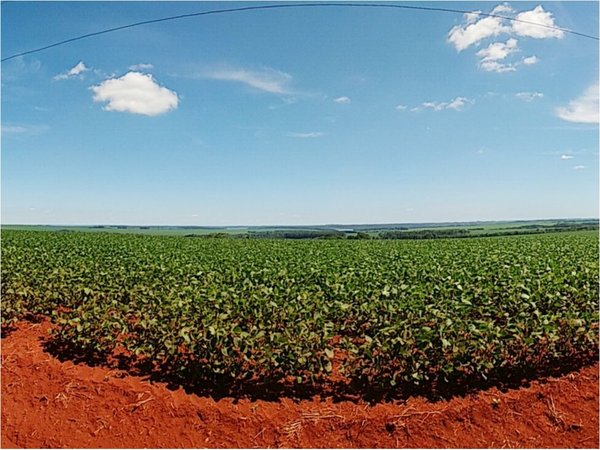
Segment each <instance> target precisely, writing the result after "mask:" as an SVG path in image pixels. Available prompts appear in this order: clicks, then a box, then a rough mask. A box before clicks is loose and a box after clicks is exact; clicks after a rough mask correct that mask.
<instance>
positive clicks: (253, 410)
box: [1, 323, 599, 448]
mask: <svg viewBox="0 0 600 450" xmlns="http://www.w3.org/2000/svg"><path fill="white" fill-rule="evenodd" d="M48 327H49V325H48V324H47V323H42V324H30V323H21V324H20V325H19V327H18V328H17V330H16V331H14V332H12V333H11V334H10V335H9V336H8V337H6V338H4V339H2V443H1V444H2V447H3V448H9V447H46V448H48V447H50V448H54V447H78V448H89V447H93V448H108V447H109V448H123V447H127V448H139V447H152V448H165V447H166V448H173V447H186V448H197V447H213V448H214V447H229V448H232V447H243V448H251V447H263V448H264V447H313V448H315V447H346V448H348V447H362V448H375V447H387V448H391V447H421V448H423V447H425V448H430V447H438V448H439V447H463V448H472V447H480V448H481V447H530V448H531V447H537V448H540V447H553V448H556V447H563V448H564V447H567V448H577V447H579V448H581V447H585V448H598V445H599V439H598V365H597V364H596V365H594V366H591V367H586V368H584V369H582V370H580V371H579V372H574V373H571V374H569V375H566V376H563V377H560V378H548V379H546V380H544V381H543V382H541V381H534V382H532V383H531V384H530V385H529V386H528V387H523V388H520V389H516V390H509V391H507V392H500V391H499V390H497V389H495V388H493V389H489V390H487V391H482V392H479V393H478V394H475V395H469V396H467V397H464V398H460V397H456V398H453V399H451V400H449V401H440V402H430V401H428V400H425V399H423V398H410V399H408V400H407V401H396V402H387V403H379V404H376V405H374V406H370V405H368V404H366V403H364V402H350V401H343V402H337V403H336V402H334V401H332V400H331V399H325V400H320V399H317V398H315V399H314V400H303V401H293V400H290V399H286V398H282V399H280V400H278V401H271V402H270V401H251V400H246V399H240V400H237V401H236V400H234V399H230V398H225V399H221V400H218V401H215V400H214V399H212V398H210V397H199V396H197V395H195V394H186V393H185V392H184V391H183V390H182V389H179V390H176V391H172V390H169V389H168V388H167V387H166V385H165V384H163V383H150V382H148V381H146V380H145V379H144V378H142V377H135V376H129V375H125V374H124V373H122V372H120V371H115V370H110V369H108V368H104V367H90V366H87V365H85V364H73V363H72V362H70V361H68V362H60V361H59V360H58V359H56V358H55V357H53V356H51V355H49V354H48V353H45V352H44V350H43V346H42V342H43V340H44V338H45V336H46V331H47V329H48Z"/></svg>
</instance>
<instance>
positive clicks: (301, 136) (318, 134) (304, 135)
mask: <svg viewBox="0 0 600 450" xmlns="http://www.w3.org/2000/svg"><path fill="white" fill-rule="evenodd" d="M285 135H286V136H287V137H292V138H299V139H311V138H319V137H322V136H325V133H323V132H321V131H310V132H308V133H294V132H292V133H286V134H285Z"/></svg>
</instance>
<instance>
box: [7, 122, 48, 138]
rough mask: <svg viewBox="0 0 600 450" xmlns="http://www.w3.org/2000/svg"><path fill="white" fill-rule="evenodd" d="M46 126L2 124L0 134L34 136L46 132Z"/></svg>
mask: <svg viewBox="0 0 600 450" xmlns="http://www.w3.org/2000/svg"><path fill="white" fill-rule="evenodd" d="M49 129H50V127H49V126H48V125H27V124H12V123H7V124H4V123H3V124H2V125H1V127H0V132H1V134H2V136H34V135H38V134H41V133H44V132H46V131H48V130H49Z"/></svg>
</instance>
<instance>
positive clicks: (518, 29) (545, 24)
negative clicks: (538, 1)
mask: <svg viewBox="0 0 600 450" xmlns="http://www.w3.org/2000/svg"><path fill="white" fill-rule="evenodd" d="M515 19H517V20H518V21H519V22H513V23H512V29H513V31H514V32H515V33H516V34H518V35H519V36H527V37H531V38H536V39H547V38H558V39H562V38H563V37H564V35H565V33H564V31H562V30H557V29H555V28H549V27H556V23H554V17H552V13H551V12H548V11H544V8H543V7H542V5H538V6H536V7H535V8H534V9H532V10H531V11H524V12H522V13H519V14H517V16H516V17H515ZM520 21H522V22H520ZM526 22H527V23H526ZM534 24H538V25H534ZM540 25H542V26H540Z"/></svg>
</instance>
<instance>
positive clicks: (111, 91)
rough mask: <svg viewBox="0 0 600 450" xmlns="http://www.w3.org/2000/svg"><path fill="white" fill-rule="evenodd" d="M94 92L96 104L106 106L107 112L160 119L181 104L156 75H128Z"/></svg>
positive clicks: (113, 80)
mask: <svg viewBox="0 0 600 450" xmlns="http://www.w3.org/2000/svg"><path fill="white" fill-rule="evenodd" d="M90 89H91V90H92V92H93V93H94V101H95V102H106V105H105V106H104V109H105V110H107V111H120V112H128V113H132V114H142V115H146V116H156V115H159V114H164V113H166V112H168V111H170V110H172V109H176V108H177V106H178V104H179V97H178V96H177V93H175V92H173V91H171V90H169V89H167V88H166V87H163V86H160V85H159V84H158V83H157V82H156V81H155V80H154V78H153V77H152V75H148V74H143V73H139V72H128V73H127V74H125V75H123V76H122V77H120V78H111V79H108V80H105V81H103V82H102V83H100V84H99V85H97V86H92V87H91V88H90Z"/></svg>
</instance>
